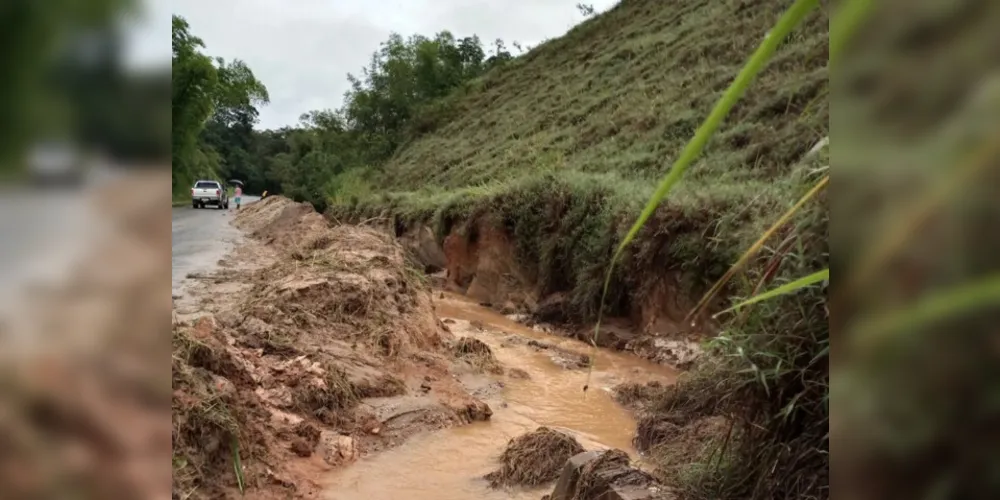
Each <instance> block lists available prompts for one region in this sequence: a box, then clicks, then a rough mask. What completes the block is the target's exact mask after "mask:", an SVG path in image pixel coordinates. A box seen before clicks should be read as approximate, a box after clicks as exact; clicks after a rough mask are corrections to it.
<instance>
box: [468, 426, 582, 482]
mask: <svg viewBox="0 0 1000 500" xmlns="http://www.w3.org/2000/svg"><path fill="white" fill-rule="evenodd" d="M584 451H586V450H584V449H583V446H581V445H580V443H579V442H577V440H576V439H575V438H573V436H570V435H568V434H564V433H562V432H559V431H555V430H552V429H549V428H548V427H539V428H538V429H536V430H535V431H534V432H530V433H528V434H524V435H522V436H518V437H516V438H514V439H512V440H510V442H509V443H507V448H505V449H504V451H503V453H502V454H501V455H500V468H499V469H498V470H495V471H493V472H491V473H489V474H487V475H486V477H485V479H486V480H487V481H489V483H490V486H491V487H493V488H500V487H503V486H538V485H542V484H545V483H548V482H551V481H555V480H556V479H558V478H559V474H560V473H561V472H562V469H563V466H564V465H565V464H566V461H567V460H569V459H570V458H572V457H573V455H576V454H577V453H583V452H584Z"/></svg>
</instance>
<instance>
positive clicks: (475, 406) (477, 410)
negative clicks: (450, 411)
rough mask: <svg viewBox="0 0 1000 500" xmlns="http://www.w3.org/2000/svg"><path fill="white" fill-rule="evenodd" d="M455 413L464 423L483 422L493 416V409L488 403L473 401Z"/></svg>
mask: <svg viewBox="0 0 1000 500" xmlns="http://www.w3.org/2000/svg"><path fill="white" fill-rule="evenodd" d="M456 413H457V414H458V417H459V418H460V419H461V420H462V421H463V422H465V423H470V422H483V421H486V420H489V419H490V417H492V416H493V409H491V408H490V405H488V404H486V403H484V402H482V401H473V402H471V403H469V404H467V405H465V407H464V408H462V409H461V410H459V411H457V412H456Z"/></svg>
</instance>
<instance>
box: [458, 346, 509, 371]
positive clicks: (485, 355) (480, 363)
mask: <svg viewBox="0 0 1000 500" xmlns="http://www.w3.org/2000/svg"><path fill="white" fill-rule="evenodd" d="M452 350H453V351H454V352H455V357H457V358H459V359H462V360H465V361H467V362H468V363H469V364H470V365H472V366H474V367H476V368H478V369H480V370H483V371H488V372H490V373H496V374H499V373H503V367H502V366H501V365H500V362H499V361H497V358H496V356H494V355H493V350H492V349H490V346H488V345H486V342H483V341H482V340H479V339H476V338H473V337H462V338H460V339H458V342H456V343H455V346H454V347H453V348H452Z"/></svg>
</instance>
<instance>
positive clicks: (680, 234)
mask: <svg viewBox="0 0 1000 500" xmlns="http://www.w3.org/2000/svg"><path fill="white" fill-rule="evenodd" d="M788 5H789V3H788V2H783V1H776V0H756V1H750V2H747V1H737V0H726V1H720V2H708V1H685V2H669V3H663V2H658V1H653V0H632V1H626V2H622V3H621V4H619V5H618V6H616V7H615V8H613V9H612V10H611V11H609V12H607V13H606V14H603V15H601V16H596V17H595V18H592V19H590V20H588V21H586V22H584V23H582V24H581V25H579V26H577V27H575V28H574V29H573V30H571V31H570V32H569V33H567V34H566V35H565V36H564V37H561V38H558V39H554V40H551V41H549V42H547V43H545V44H542V45H541V46H539V47H536V48H535V49H533V50H532V51H530V52H529V53H528V54H526V55H524V56H522V57H520V58H518V59H516V60H515V61H514V62H513V63H512V64H510V65H509V66H507V67H503V68H500V69H498V70H495V71H493V72H491V73H489V74H487V75H485V76H484V77H483V78H481V79H479V80H477V81H474V82H472V84H470V85H467V86H466V88H464V89H462V90H460V91H459V92H457V93H455V94H454V95H452V96H450V97H449V98H447V100H446V101H444V102H442V103H439V104H438V105H436V106H435V111H436V112H435V114H434V119H436V120H438V122H437V123H436V124H435V126H434V127H430V128H431V130H432V131H431V132H429V133H427V134H425V135H424V136H422V137H419V138H417V139H415V140H413V141H411V142H410V143H409V144H407V145H405V146H404V147H403V148H401V149H400V151H398V152H397V154H396V155H395V156H394V157H393V158H392V159H391V160H390V161H389V162H388V164H386V165H385V166H384V167H383V172H382V174H381V175H378V174H370V173H361V172H358V171H354V172H348V173H347V174H344V175H343V176H342V177H341V178H338V179H336V180H335V181H334V182H332V183H331V185H333V186H337V188H336V189H334V191H333V192H332V193H331V198H332V206H333V210H332V211H333V213H334V214H335V215H337V216H338V218H342V217H345V216H346V217H348V218H351V217H357V218H360V217H371V216H373V215H376V214H382V213H384V212H385V211H386V210H388V211H389V212H390V213H391V214H393V215H394V216H397V217H399V218H400V219H401V220H402V221H403V222H405V223H417V222H421V223H431V224H432V225H433V226H434V228H435V230H436V231H437V233H438V235H439V237H443V236H444V235H446V234H447V233H448V232H449V231H451V230H453V229H455V228H457V227H460V226H461V223H462V222H465V221H468V220H471V219H473V218H479V217H490V218H492V219H494V220H495V221H496V222H497V223H498V224H502V225H504V227H505V228H506V229H507V230H508V232H510V233H512V234H513V235H514V236H515V238H514V239H515V242H516V244H517V247H518V254H519V255H518V257H519V259H520V260H521V263H522V264H523V265H524V266H525V267H527V268H529V270H532V271H534V274H535V276H536V278H537V280H538V281H539V283H540V285H541V289H542V290H546V291H560V290H562V291H566V290H568V291H570V292H571V295H572V296H573V304H574V305H575V306H576V307H575V312H576V314H577V316H579V318H580V319H582V320H590V319H594V318H595V317H596V313H597V311H598V310H599V307H600V306H599V302H600V288H601V285H602V284H601V282H602V280H603V276H601V273H602V272H604V271H606V269H607V264H608V262H609V261H610V259H611V256H612V255H613V253H614V252H613V251H614V247H615V246H616V245H617V244H619V243H620V242H621V241H622V238H623V236H624V235H625V232H626V230H627V229H628V225H631V223H632V222H634V221H635V219H636V217H637V216H638V215H639V214H640V212H641V211H642V208H643V207H644V206H645V204H646V201H647V200H649V198H650V196H651V195H652V194H653V192H654V189H655V186H656V183H657V181H658V179H659V178H660V177H661V176H662V175H663V173H664V172H665V171H666V170H667V168H668V167H669V165H670V164H671V163H672V162H673V161H674V159H676V158H677V157H678V155H679V154H680V152H681V150H682V149H683V147H684V145H685V144H686V142H687V141H688V140H689V139H690V138H691V136H692V135H693V134H694V132H695V130H696V129H697V128H698V126H699V125H700V124H701V123H702V121H703V120H704V118H705V116H707V115H708V114H709V111H710V109H711V107H712V106H713V105H714V104H715V102H716V101H717V100H718V99H719V97H721V96H722V94H723V92H724V91H725V90H726V88H727V87H728V86H729V84H730V83H731V82H732V81H733V79H734V78H735V77H736V75H737V74H738V73H739V71H740V69H741V68H742V66H743V64H744V62H745V61H746V58H747V57H748V56H749V55H750V54H751V53H752V52H753V50H754V49H755V48H756V47H757V46H758V45H759V44H760V41H761V40H762V38H763V35H764V34H765V33H767V32H768V30H770V29H771V28H772V27H773V24H774V22H775V21H776V20H777V19H778V17H779V16H780V15H781V14H782V12H784V10H785V9H786V8H787V7H788ZM827 24H828V17H827V16H826V14H825V13H823V12H815V13H813V14H812V15H810V16H809V17H808V18H807V19H806V21H805V22H804V24H803V26H802V27H800V28H799V29H798V30H796V31H795V32H793V33H792V35H791V36H790V37H789V39H788V41H786V42H785V43H784V44H782V45H781V46H780V47H778V49H777V51H776V53H775V55H774V57H773V58H772V61H771V63H770V64H769V65H768V66H766V67H765V68H764V70H763V71H762V72H761V74H760V75H759V77H758V78H757V80H756V81H755V82H754V84H753V85H752V86H750V88H749V89H748V90H747V92H746V94H745V95H744V97H743V99H741V100H740V101H739V102H738V103H737V104H736V105H735V107H734V108H733V109H732V111H731V112H730V114H729V116H728V118H726V119H725V120H724V121H723V122H722V123H721V127H720V129H719V132H718V133H717V134H716V136H715V137H714V138H713V139H712V140H711V141H710V142H708V143H707V145H706V147H705V150H704V152H703V153H702V155H701V156H699V157H698V158H697V160H696V161H695V162H694V163H693V164H692V168H691V172H690V173H689V174H688V176H687V178H686V179H685V182H683V183H681V184H680V185H679V186H678V187H677V189H676V190H675V191H674V192H672V193H671V196H670V199H669V200H668V201H667V202H666V203H664V205H663V206H661V207H660V208H659V209H657V211H656V213H655V214H654V220H656V221H657V223H656V224H653V225H652V226H651V227H650V228H649V229H648V230H646V231H643V232H641V233H640V234H639V235H638V238H637V242H636V245H635V246H636V248H635V249H632V250H630V252H629V253H630V254H631V255H624V256H623V260H624V267H623V269H621V270H619V271H616V275H615V277H614V278H613V280H612V283H611V287H610V290H609V294H610V295H609V297H610V300H609V303H608V308H609V312H611V313H615V312H623V311H624V309H626V308H627V304H628V302H629V300H631V299H630V298H629V297H633V298H634V297H635V296H637V295H639V294H642V293H643V292H644V290H645V289H646V287H647V286H648V285H649V284H648V283H644V282H643V279H642V276H643V275H649V273H648V268H649V266H654V267H657V268H670V269H678V270H681V271H684V272H685V273H686V274H688V275H690V276H693V278H692V279H693V280H694V281H696V282H697V283H693V284H692V289H693V293H695V294H697V293H699V292H700V291H701V288H703V287H706V286H707V285H709V284H711V282H712V281H714V280H715V279H717V278H719V277H720V276H721V275H722V274H723V273H724V272H725V270H726V269H727V268H728V267H729V266H730V265H731V264H733V263H734V262H735V261H736V259H737V258H738V257H739V255H740V254H741V253H742V251H744V250H745V249H746V248H748V247H749V246H750V245H751V244H752V243H753V242H754V241H755V240H756V238H757V237H758V236H759V235H760V234H762V233H763V232H764V231H765V230H766V229H767V227H768V226H769V224H770V223H772V222H774V221H775V220H776V219H777V218H778V217H779V216H780V214H781V213H782V212H784V211H785V210H787V209H788V208H789V207H790V206H791V205H792V204H793V203H794V202H795V200H796V199H797V198H798V197H800V196H802V195H803V194H804V193H805V192H806V190H807V189H808V187H803V186H805V185H806V184H808V183H809V182H810V180H811V181H813V182H814V181H815V179H813V178H811V177H810V176H808V175H807V171H808V170H809V169H810V168H813V167H815V166H817V165H816V164H810V165H802V164H799V160H800V158H801V157H802V156H803V154H804V153H806V152H807V151H808V150H809V149H810V148H811V147H812V146H813V145H814V144H816V142H818V141H819V140H820V139H822V138H823V137H825V136H826V135H827V134H828V125H827V120H828V118H829V112H828V106H827V88H828V85H827V79H828V70H827V58H828V49H827V44H828V40H829V38H828V35H827ZM442 110H443V111H442ZM667 241H669V245H665V243H667ZM665 246H666V247H668V248H663V247H665Z"/></svg>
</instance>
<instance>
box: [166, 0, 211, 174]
mask: <svg viewBox="0 0 1000 500" xmlns="http://www.w3.org/2000/svg"><path fill="white" fill-rule="evenodd" d="M171 34H172V36H171V48H172V51H173V57H172V66H171V75H170V81H171V96H170V97H171V101H170V102H171V119H172V125H171V138H172V140H171V145H172V158H171V159H172V163H173V171H172V173H173V176H172V182H173V189H174V192H177V191H178V190H181V189H186V188H187V184H189V183H190V182H191V181H192V180H193V177H194V176H196V175H203V174H205V173H208V172H210V171H211V168H212V165H211V162H210V157H209V156H207V155H204V154H200V152H199V150H198V135H199V134H200V133H201V130H202V128H203V127H204V126H205V122H206V120H208V118H209V116H211V114H212V111H213V109H214V101H215V91H216V85H217V83H218V78H219V75H218V70H217V69H216V68H215V66H214V65H213V64H212V60H211V58H209V57H208V56H206V55H205V54H202V53H201V51H200V49H201V48H203V47H204V46H205V44H204V42H202V40H201V39H200V38H198V37H196V36H194V35H192V34H191V33H190V26H189V25H188V22H187V21H186V20H184V18H182V17H180V16H177V15H175V16H173V24H172V33H171ZM206 171H208V172H206Z"/></svg>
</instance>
